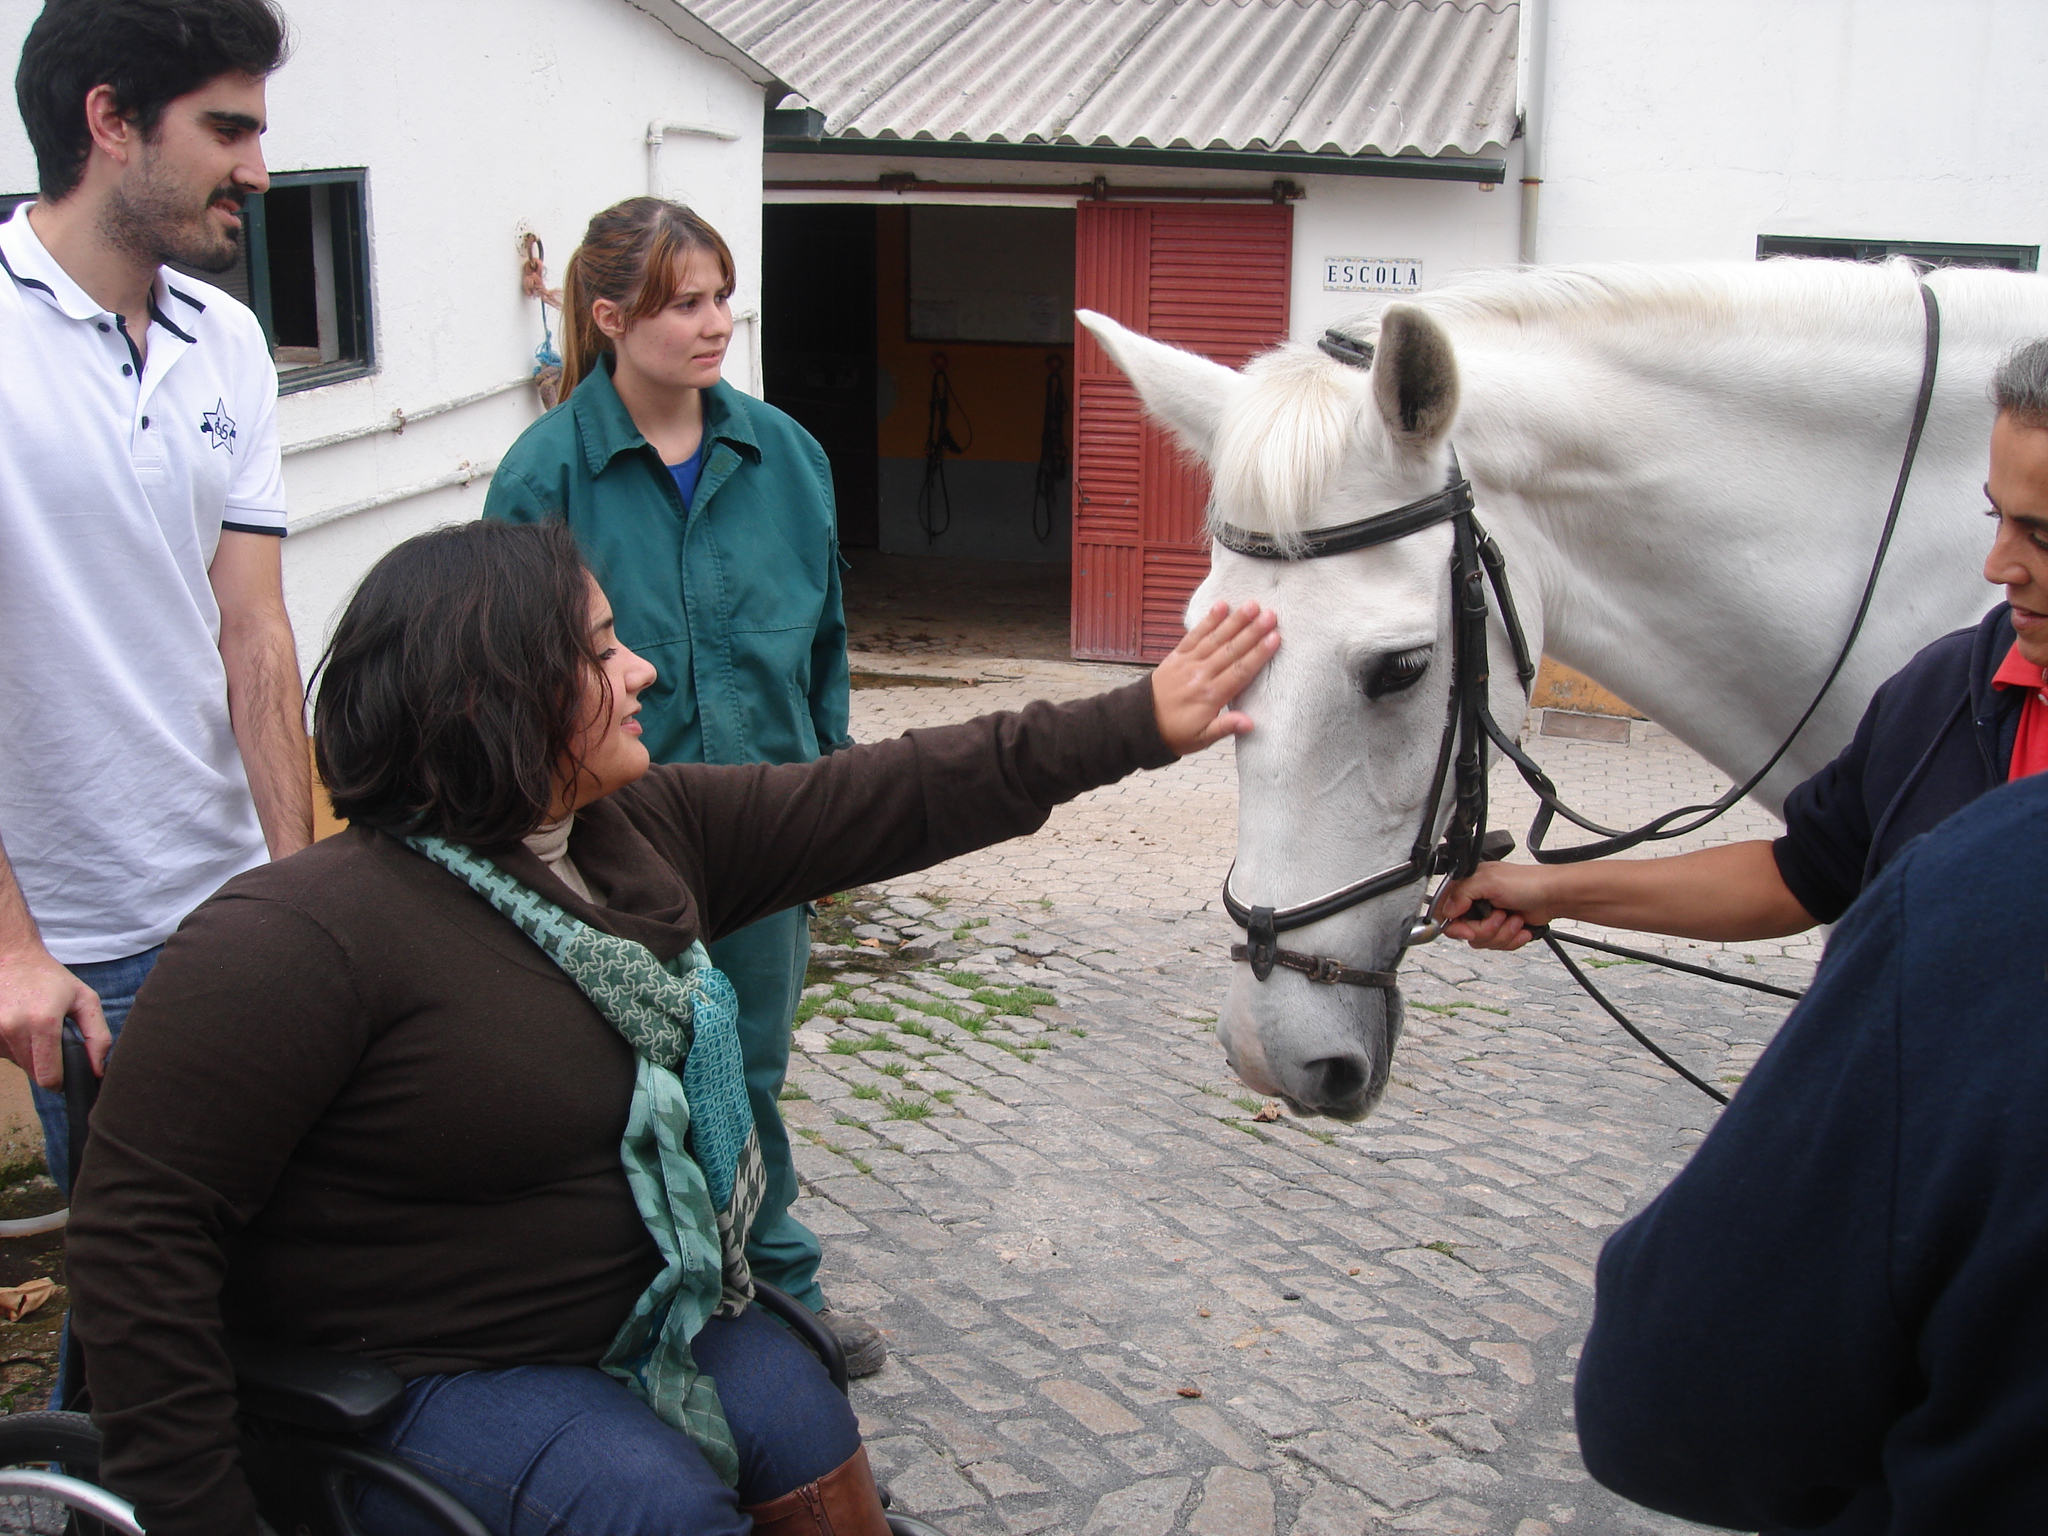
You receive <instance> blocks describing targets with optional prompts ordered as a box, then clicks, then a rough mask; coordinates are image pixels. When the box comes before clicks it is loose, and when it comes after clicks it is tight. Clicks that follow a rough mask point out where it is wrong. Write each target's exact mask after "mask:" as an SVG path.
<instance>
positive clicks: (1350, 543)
mask: <svg viewBox="0 0 2048 1536" xmlns="http://www.w3.org/2000/svg"><path fill="white" fill-rule="evenodd" d="M1471 510H1472V482H1471V481H1469V480H1467V479H1466V478H1465V477H1464V476H1463V475H1461V474H1460V473H1458V460H1457V456H1456V455H1455V454H1454V455H1453V456H1452V458H1451V483H1450V484H1449V485H1447V486H1445V487H1444V488H1443V489H1442V490H1440V491H1438V492H1437V493H1436V494H1435V495H1434V496H1425V497H1424V498H1423V499H1422V500H1420V501H1411V502H1409V503H1408V505H1407V506H1405V507H1395V508H1394V509H1393V510H1392V511H1390V512H1378V513H1375V514H1374V515H1373V516H1371V517H1365V518H1360V519H1359V520H1358V521H1357V522H1355V523H1339V524H1338V525H1337V526H1336V527H1334V528H1315V529H1311V530H1310V531H1309V532H1307V533H1305V534H1303V535H1302V536H1301V541H1300V543H1299V544H1297V545H1296V546H1295V547H1294V548H1292V549H1288V548H1286V547H1284V546H1282V545H1281V544H1280V543H1279V542H1278V541H1277V540H1275V539H1274V538H1273V537H1272V536H1271V535H1270V534H1264V533H1253V532H1252V531H1251V530H1250V529H1248V528H1237V527H1233V526H1232V525H1231V524H1229V523H1225V524H1223V525H1222V526H1221V527H1219V528H1218V529H1217V530H1216V534H1215V538H1216V542H1217V543H1218V544H1221V545H1222V546H1223V547H1224V548H1225V549H1228V550H1232V551H1234V552H1235V553H1237V554H1240V555H1250V556H1252V557H1253V558H1254V559H1257V560H1320V559H1322V558H1323V557H1324V556H1325V555H1342V554H1348V553H1349V552H1350V551H1352V550H1354V549H1370V548H1371V547H1372V546H1373V545H1375V544H1391V543H1392V542H1393V541H1394V540H1396V539H1402V538H1406V537H1407V536H1408V535H1409V534H1411V533H1414V532H1416V531H1417V530H1419V529H1423V528H1428V527H1432V526H1434V525H1435V524H1437V523H1444V522H1449V521H1450V520H1451V519H1452V518H1454V517H1456V516H1457V515H1458V514H1459V513H1461V512H1470V511H1471Z"/></svg>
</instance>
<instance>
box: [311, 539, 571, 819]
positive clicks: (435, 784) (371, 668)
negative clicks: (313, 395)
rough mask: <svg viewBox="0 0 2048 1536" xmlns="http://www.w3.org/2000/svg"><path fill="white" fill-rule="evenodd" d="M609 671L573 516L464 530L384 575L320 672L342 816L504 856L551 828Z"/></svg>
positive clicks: (326, 769)
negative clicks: (562, 773) (597, 644)
mask: <svg viewBox="0 0 2048 1536" xmlns="http://www.w3.org/2000/svg"><path fill="white" fill-rule="evenodd" d="M601 667H602V664H601V663H600V662H599V660H598V658H597V654H596V652H595V651H594V650H593V648H592V644H591V639H590V585H589V576H588V573H587V572H586V570H585V568H584V565H583V561H582V559H581V557H580V556H579V555H578V554H577V552H576V541H575V539H574V538H573V537H572V536H571V534H570V533H569V531H568V529H566V528H565V527H563V526H562V525H561V524H559V523H543V524H539V525H521V524H511V523H496V522H475V523H463V524H459V525H457V526H455V527H452V528H441V529H437V530H435V531H434V532H432V533H423V534H420V535H419V536H418V537H417V538H411V539H407V540H406V541H405V542H404V543H403V544H400V545H399V546H398V547H397V548H396V549H394V550H392V551H391V552H390V553H389V554H387V555H386V556H384V558H383V559H381V560H379V561H378V562H377V563H376V565H374V566H373V567H371V569H370V574H369V575H367V576H365V577H364V578H363V582H362V585H361V586H359V587H357V588H356V592H355V596H354V597H352V598H350V599H349V603H348V608H347V609H346V610H345V611H344V612H343V614H342V616H341V621H340V623H339V624H337V625H336V626H335V630H334V639H333V640H332V641H331V642H330V643H329V645H328V647H327V654H326V655H325V656H323V657H322V658H321V660H320V665H319V667H318V668H316V669H315V671H314V674H313V675H314V679H315V684H316V686H317V687H318V689H319V696H318V700H317V702H316V703H315V704H314V706H313V735H314V743H315V746H314V755H315V758H316V760H317V762H318V763H319V766H320V778H321V780H322V782H323V783H325V785H326V786H327V793H328V796H329V798H330V799H332V800H333V802H334V809H335V813H336V814H337V815H340V816H343V817H346V818H347V819H349V820H350V821H358V822H362V823H364V824H366V825H368V826H375V827H382V828H384V829H385V830H387V831H390V832H393V833H397V834H400V835H408V834H413V835H428V836H438V837H445V838H447V839H449V840H450V841H451V842H457V843H469V844H474V845H477V846H481V847H502V846H504V845H505V844H508V843H512V842H516V841H517V840H518V839H519V838H521V837H524V836H526V835H527V834H528V833H530V832H532V831H534V830H535V829H536V828H538V827H539V826H541V824H542V823H543V822H545V821H546V820H547V813H548V808H549V806H550V804H551V803H552V801H553V798H554V792H555V783H556V776H557V773H558V772H559V770H560V767H561V765H562V764H563V763H564V762H569V763H572V764H577V766H578V768H579V770H580V764H579V763H577V759H576V758H575V756H574V749H575V743H576V740H577V737H578V735H579V727H580V725H581V724H582V721H583V716H584V710H585V707H586V705H585V701H586V700H587V699H588V698H589V696H590V695H589V689H590V687H591V684H592V681H593V680H594V679H596V680H600V681H601V675H602V674H601Z"/></svg>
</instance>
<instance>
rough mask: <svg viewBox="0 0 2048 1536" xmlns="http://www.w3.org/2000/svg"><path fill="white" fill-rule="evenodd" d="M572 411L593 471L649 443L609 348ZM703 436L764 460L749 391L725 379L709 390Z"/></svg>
mask: <svg viewBox="0 0 2048 1536" xmlns="http://www.w3.org/2000/svg"><path fill="white" fill-rule="evenodd" d="M569 412H570V414H571V415H572V416H573V417H574V418H575V420H576V437H577V441H578V442H580V443H581V444H582V445H583V462H584V464H585V465H586V466H587V467H588V468H589V471H590V473H591V474H592V475H593V476H595V475H601V474H603V473H604V471H605V467H606V466H607V465H609V464H610V463H611V461H612V460H613V459H615V458H617V457H618V456H619V455H620V454H622V453H630V452H632V451H633V450H635V449H638V448H645V447H647V446H648V443H647V439H646V437H645V436H644V435H642V433H641V431H640V429H639V428H638V427H636V426H634V425H633V418H632V415H631V414H630V413H629V412H628V411H627V410H626V403H625V401H623V400H621V399H620V398H619V392H618V390H617V389H616V388H615V387H614V386H613V384H612V358H611V356H610V354H606V355H605V356H604V357H602V358H600V359H599V360H598V366H597V367H595V368H593V369H592V370H591V371H590V373H589V374H588V375H587V376H586V377H585V378H584V379H583V381H582V382H581V383H579V384H578V385H577V386H576V388H575V391H574V392H573V393H572V394H571V395H570V396H569ZM704 436H705V437H706V438H707V439H711V440H715V441H718V442H722V443H730V444H732V446H733V447H734V448H735V449H737V450H738V451H739V452H740V453H741V454H743V455H744V456H745V457H747V458H750V459H752V460H754V461H755V462H756V463H758V462H760V458H761V443H760V439H758V438H757V437H755V435H754V423H753V419H752V417H751V416H750V415H749V414H748V412H747V407H746V396H745V395H742V394H741V393H740V392H739V391H738V390H736V389H734V388H733V387H732V386H731V385H730V384H728V383H726V382H725V380H723V379H720V380H719V381H718V382H717V383H716V384H714V385H712V386H711V387H710V388H709V389H707V390H705V391H704Z"/></svg>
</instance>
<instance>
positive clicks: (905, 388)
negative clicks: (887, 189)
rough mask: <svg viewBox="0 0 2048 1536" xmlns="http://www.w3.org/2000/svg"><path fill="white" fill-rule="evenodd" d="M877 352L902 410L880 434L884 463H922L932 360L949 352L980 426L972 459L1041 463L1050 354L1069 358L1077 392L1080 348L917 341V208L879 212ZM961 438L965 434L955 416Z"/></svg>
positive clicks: (958, 387) (950, 367)
mask: <svg viewBox="0 0 2048 1536" xmlns="http://www.w3.org/2000/svg"><path fill="white" fill-rule="evenodd" d="M875 350H876V354H877V357H878V360H879V361H880V363H881V365H882V367H883V368H884V369H886V370H887V371H888V374H889V377H891V378H892V379H894V380H895V381H896V405H895V408H894V409H893V410H891V411H890V412H889V414H888V415H887V416H884V417H883V418H882V421H881V425H880V427H879V429H878V432H879V436H878V441H877V447H878V448H879V450H880V453H881V456H882V457H883V458H885V459H921V458H923V457H924V434H925V423H926V418H927V414H928V411H927V407H928V403H929V401H930V399H931V387H932V355H933V354H934V353H938V352H943V353H945V355H946V373H947V376H948V377H949V378H950V379H951V380H952V381H953V393H954V395H955V396H956V397H957V398H958V400H959V403H960V405H961V407H963V408H964V409H965V410H966V412H967V414H968V416H969V417H970V418H971V419H972V420H973V422H974V442H973V444H972V445H971V446H970V447H969V448H968V450H967V452H966V453H964V454H961V455H960V457H961V458H965V459H985V460H990V461H996V462H1008V463H1023V464H1035V463H1037V462H1038V446H1039V445H1038V437H1039V432H1040V430H1041V428H1042V427H1043V424H1044V420H1045V355H1046V354H1047V353H1048V352H1057V353H1059V354H1060V355H1061V356H1063V357H1064V358H1065V359H1066V363H1067V379H1068V387H1069V388H1071V387H1072V381H1073V373H1074V348H1073V346H1072V345H1071V344H1068V345H1065V346H1025V345H1022V344H1019V343H1011V342H1000V343H998V342H970V341H949V342H945V343H943V344H941V343H937V342H930V341H912V340H911V339H910V210H909V209H908V208H878V209H876V210H875ZM953 431H954V435H955V436H958V437H963V438H964V436H965V434H964V433H962V432H961V430H960V424H959V421H958V418H957V417H956V418H955V420H954V425H953Z"/></svg>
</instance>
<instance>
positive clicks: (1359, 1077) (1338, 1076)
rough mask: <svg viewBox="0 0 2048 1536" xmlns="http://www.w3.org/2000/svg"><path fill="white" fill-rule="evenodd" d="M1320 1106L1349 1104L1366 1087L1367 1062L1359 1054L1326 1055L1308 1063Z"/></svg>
mask: <svg viewBox="0 0 2048 1536" xmlns="http://www.w3.org/2000/svg"><path fill="white" fill-rule="evenodd" d="M1308 1074H1309V1081H1310V1082H1311V1083H1313V1084H1314V1085H1315V1103H1316V1105H1317V1106H1318V1107H1320V1108H1330V1107H1333V1106H1336V1105H1343V1104H1349V1103H1350V1102H1351V1101H1352V1100H1354V1099H1356V1098H1357V1097H1358V1095H1359V1094H1360V1093H1361V1092H1362V1091H1364V1088H1365V1062H1364V1060H1363V1059H1362V1058H1360V1057H1357V1056H1325V1057H1323V1058H1321V1059H1320V1060H1318V1061H1312V1062H1310V1063H1309V1064H1308Z"/></svg>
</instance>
